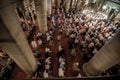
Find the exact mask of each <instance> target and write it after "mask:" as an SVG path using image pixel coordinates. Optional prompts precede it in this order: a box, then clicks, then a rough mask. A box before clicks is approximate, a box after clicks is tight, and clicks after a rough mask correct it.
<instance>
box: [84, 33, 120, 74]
mask: <svg viewBox="0 0 120 80" xmlns="http://www.w3.org/2000/svg"><path fill="white" fill-rule="evenodd" d="M118 63H120V32H119V33H117V34H116V35H115V36H114V37H113V38H112V39H111V40H110V41H109V42H108V43H107V44H105V45H104V46H103V47H102V48H101V49H100V51H98V52H97V53H96V54H95V55H94V56H93V57H92V59H90V60H89V61H88V62H87V63H85V64H84V65H83V71H84V72H85V74H86V75H87V76H92V75H99V74H100V73H101V72H104V71H106V70H108V69H109V68H111V67H112V66H114V65H116V64H118Z"/></svg>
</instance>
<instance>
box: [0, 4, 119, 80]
mask: <svg viewBox="0 0 120 80" xmlns="http://www.w3.org/2000/svg"><path fill="white" fill-rule="evenodd" d="M30 10H31V13H32V14H31V13H29V15H27V18H25V16H24V15H23V13H22V10H20V8H16V13H17V15H18V17H19V20H20V21H21V27H22V29H23V31H24V33H25V35H26V38H27V40H28V43H29V45H30V48H31V49H32V52H33V54H34V57H35V59H36V61H37V64H38V67H37V70H36V71H35V72H34V73H33V74H32V75H31V76H30V77H31V78H32V79H36V78H51V77H82V76H86V75H85V73H84V71H83V64H84V63H85V62H88V61H89V60H90V59H91V58H92V57H93V56H94V55H95V54H97V52H98V51H99V50H100V49H101V48H102V47H103V46H104V45H106V44H107V43H108V42H109V41H110V40H111V39H112V38H113V37H114V35H115V34H116V33H118V32H119V31H120V20H118V21H114V20H108V19H106V18H105V17H106V16H105V15H103V14H102V13H101V14H100V13H99V14H96V13H97V12H94V11H91V12H87V13H85V11H84V10H76V9H70V10H69V11H68V12H66V10H65V9H64V7H57V6H55V7H52V14H50V15H47V27H48V30H47V31H46V33H45V34H43V33H42V32H41V31H40V30H39V29H38V22H37V15H36V11H35V10H34V9H30ZM26 21H27V23H26ZM28 26H29V27H28ZM0 57H1V55H0ZM112 69H113V68H112ZM112 69H109V70H107V71H105V72H103V73H101V74H100V75H98V76H104V75H107V76H109V75H113V74H120V66H119V68H114V69H116V72H112Z"/></svg>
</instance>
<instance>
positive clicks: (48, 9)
mask: <svg viewBox="0 0 120 80" xmlns="http://www.w3.org/2000/svg"><path fill="white" fill-rule="evenodd" d="M46 7H47V14H48V15H51V11H52V1H51V0H47V6H46Z"/></svg>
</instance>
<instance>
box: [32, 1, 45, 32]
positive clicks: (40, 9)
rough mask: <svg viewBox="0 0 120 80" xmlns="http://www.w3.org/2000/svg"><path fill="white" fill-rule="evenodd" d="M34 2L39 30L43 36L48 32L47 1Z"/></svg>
mask: <svg viewBox="0 0 120 80" xmlns="http://www.w3.org/2000/svg"><path fill="white" fill-rule="evenodd" d="M34 2H35V8H36V14H37V20H38V26H39V29H40V31H41V32H42V33H43V34H45V32H46V31H47V12H46V0H34Z"/></svg>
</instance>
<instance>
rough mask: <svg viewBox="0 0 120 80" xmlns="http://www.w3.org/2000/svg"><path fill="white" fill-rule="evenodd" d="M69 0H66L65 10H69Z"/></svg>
mask: <svg viewBox="0 0 120 80" xmlns="http://www.w3.org/2000/svg"><path fill="white" fill-rule="evenodd" d="M70 2H71V0H66V12H68V11H69V8H70Z"/></svg>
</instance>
